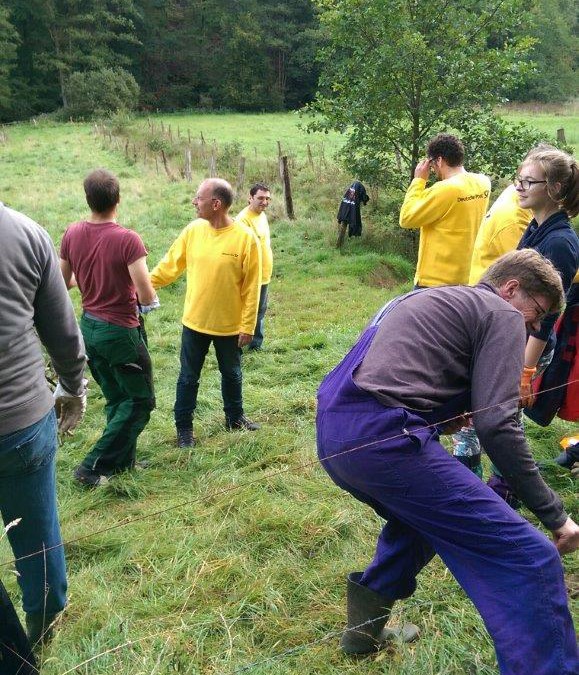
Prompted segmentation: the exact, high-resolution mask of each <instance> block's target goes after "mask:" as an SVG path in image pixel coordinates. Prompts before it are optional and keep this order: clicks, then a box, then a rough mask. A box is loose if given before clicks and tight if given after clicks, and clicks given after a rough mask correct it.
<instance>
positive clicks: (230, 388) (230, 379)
mask: <svg viewBox="0 0 579 675" xmlns="http://www.w3.org/2000/svg"><path fill="white" fill-rule="evenodd" d="M237 340H238V336H237V335H226V336H222V335H209V334H207V333H199V332H197V331H196V330H191V329H190V328H187V326H183V335H182V338H181V371H180V373H179V379H178V380H177V396H176V399H175V408H174V413H175V426H176V427H178V428H190V427H191V426H192V424H193V412H194V410H195V408H196V406H197V392H198V391H199V379H200V377H201V369H202V368H203V364H204V363H205V357H206V356H207V352H208V351H209V345H210V344H211V343H212V342H213V346H214V347H215V354H216V356H217V363H218V365H219V371H220V373H221V395H222V396H223V410H224V411H225V416H226V418H227V419H228V420H232V421H233V420H237V419H239V418H240V417H241V416H242V415H243V399H242V395H241V381H242V376H241V351H240V349H239V347H238V346H237Z"/></svg>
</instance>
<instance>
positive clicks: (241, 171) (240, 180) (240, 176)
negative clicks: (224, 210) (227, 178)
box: [235, 157, 245, 194]
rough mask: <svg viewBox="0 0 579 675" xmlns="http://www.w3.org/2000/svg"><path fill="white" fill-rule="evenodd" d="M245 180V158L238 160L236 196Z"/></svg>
mask: <svg viewBox="0 0 579 675" xmlns="http://www.w3.org/2000/svg"><path fill="white" fill-rule="evenodd" d="M244 180H245V157H240V158H239V172H238V174H237V184H236V186H235V192H236V194H239V193H240V192H241V190H242V189H243V182H244Z"/></svg>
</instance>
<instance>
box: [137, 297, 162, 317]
mask: <svg viewBox="0 0 579 675" xmlns="http://www.w3.org/2000/svg"><path fill="white" fill-rule="evenodd" d="M160 306H161V303H160V302H159V298H158V297H157V296H155V299H154V300H153V302H152V303H151V304H150V305H141V304H139V314H148V313H149V312H152V311H153V310H154V309H157V308H158V307H160Z"/></svg>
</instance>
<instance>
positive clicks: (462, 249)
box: [400, 134, 491, 288]
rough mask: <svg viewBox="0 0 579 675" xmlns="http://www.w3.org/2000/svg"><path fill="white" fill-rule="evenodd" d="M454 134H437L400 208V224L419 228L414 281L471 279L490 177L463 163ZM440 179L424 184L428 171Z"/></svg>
mask: <svg viewBox="0 0 579 675" xmlns="http://www.w3.org/2000/svg"><path fill="white" fill-rule="evenodd" d="M463 162H464V147H463V145H462V143H461V142H460V140H459V139H458V138H456V136H452V135H451V134H438V136H435V137H434V138H433V139H432V140H431V141H430V142H429V143H428V148H427V159H424V160H422V161H421V162H419V163H418V165H417V166H416V169H415V171H414V179H413V181H412V182H411V183H410V187H409V188H408V191H407V192H406V196H405V198H404V203H403V204H402V208H401V210H400V227H403V228H407V229H411V228H420V244H419V247H418V262H417V265H416V275H415V277H414V284H415V286H416V287H418V288H420V287H424V286H446V285H453V284H467V283H468V277H469V273H470V261H471V257H472V251H473V247H474V242H475V238H476V235H477V232H478V228H479V226H480V224H481V221H482V219H483V216H484V214H485V212H486V210H487V208H488V204H489V195H490V191H491V182H490V180H489V178H488V177H487V176H484V175H483V174H479V173H470V172H469V171H466V169H465V168H464V166H463ZM431 170H432V171H433V172H434V173H435V175H436V177H437V178H438V179H439V180H438V182H436V183H434V185H432V186H431V187H429V188H427V187H426V181H427V179H428V175H429V172H430V171H431Z"/></svg>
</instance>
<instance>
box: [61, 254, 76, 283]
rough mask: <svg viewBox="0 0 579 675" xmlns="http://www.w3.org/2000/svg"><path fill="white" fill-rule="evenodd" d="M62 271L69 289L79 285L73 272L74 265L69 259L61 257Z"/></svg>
mask: <svg viewBox="0 0 579 675" xmlns="http://www.w3.org/2000/svg"><path fill="white" fill-rule="evenodd" d="M60 271H61V273H62V278H63V279H64V283H65V284H66V287H67V288H68V289H71V288H73V287H74V286H76V285H77V284H76V279H75V278H74V274H73V273H72V267H71V266H70V263H69V262H68V260H63V259H62V258H61V259H60Z"/></svg>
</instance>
